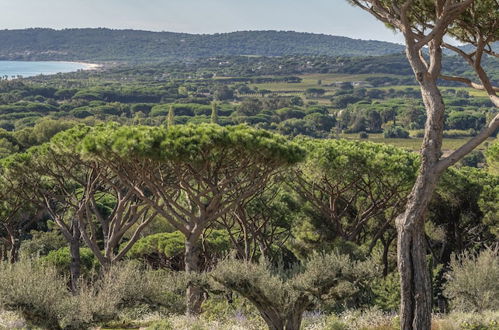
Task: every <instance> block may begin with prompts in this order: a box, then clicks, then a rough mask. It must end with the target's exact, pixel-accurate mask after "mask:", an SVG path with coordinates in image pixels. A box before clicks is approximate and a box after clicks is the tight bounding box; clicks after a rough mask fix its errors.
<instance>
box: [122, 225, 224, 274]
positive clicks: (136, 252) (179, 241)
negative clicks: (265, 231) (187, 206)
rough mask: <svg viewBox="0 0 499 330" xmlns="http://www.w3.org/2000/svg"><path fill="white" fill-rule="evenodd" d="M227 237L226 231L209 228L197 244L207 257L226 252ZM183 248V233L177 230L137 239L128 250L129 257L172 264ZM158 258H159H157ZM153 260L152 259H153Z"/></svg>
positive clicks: (155, 262)
mask: <svg viewBox="0 0 499 330" xmlns="http://www.w3.org/2000/svg"><path fill="white" fill-rule="evenodd" d="M229 242H230V241H229V237H228V234H227V232H226V231H223V230H209V231H208V234H207V235H204V236H203V237H202V242H199V245H202V246H203V247H204V251H203V254H204V255H205V257H206V258H207V259H212V258H214V257H215V256H222V255H224V254H227V253H228V252H229V250H230V243H229ZM184 249H185V235H184V234H182V233H181V232H179V231H174V232H172V233H158V234H153V235H149V236H146V237H144V238H141V239H139V240H138V241H137V242H136V243H135V244H134V245H133V247H132V248H131V249H130V251H128V253H127V255H128V257H130V258H138V259H143V260H146V261H150V262H152V263H153V264H160V265H164V264H170V265H171V264H172V262H171V261H168V260H172V259H173V258H175V257H176V258H180V259H181V256H182V255H183V253H184ZM158 258H159V260H157V259H158ZM153 260H154V261H153Z"/></svg>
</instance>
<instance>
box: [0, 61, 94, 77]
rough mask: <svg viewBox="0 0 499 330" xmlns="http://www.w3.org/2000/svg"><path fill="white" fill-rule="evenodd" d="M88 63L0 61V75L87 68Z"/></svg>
mask: <svg viewBox="0 0 499 330" xmlns="http://www.w3.org/2000/svg"><path fill="white" fill-rule="evenodd" d="M89 66H90V65H89V64H85V63H78V62H56V61H50V62H48V61H44V62H27V61H0V77H1V78H5V77H7V78H8V79H11V78H16V77H18V76H22V77H25V78H26V77H33V76H37V75H40V74H43V75H49V74H56V73H59V72H61V73H65V72H72V71H78V70H80V69H88V68H89Z"/></svg>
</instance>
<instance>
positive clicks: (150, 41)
mask: <svg viewBox="0 0 499 330" xmlns="http://www.w3.org/2000/svg"><path fill="white" fill-rule="evenodd" d="M31 40H37V43H36V44H35V45H34V44H33V43H30V41H31ZM123 40H126V42H123ZM56 41H57V42H56ZM0 43H2V44H3V45H4V47H5V49H6V50H8V52H7V51H4V52H0V56H1V57H3V58H6V57H7V58H9V54H13V53H17V54H25V53H26V50H28V49H29V50H31V52H30V53H29V54H31V55H26V56H24V57H21V59H23V58H24V59H25V60H29V59H31V60H33V59H42V60H90V59H92V60H132V59H133V60H137V59H142V60H146V59H149V60H150V59H157V60H164V59H165V58H169V59H178V58H193V57H194V58H199V57H204V58H207V57H212V56H217V55H262V56H281V55H292V54H293V55H300V54H320V55H381V54H391V53H398V52H400V51H401V50H402V47H401V46H400V45H396V44H392V43H388V42H380V41H363V40H354V39H350V38H345V37H335V36H328V35H321V34H311V33H298V32H291V31H289V32H285V31H245V32H233V33H222V34H212V35H195V34H185V33H172V32H146V31H133V30H109V29H66V30H60V31H56V30H50V29H29V30H19V31H8V30H6V31H2V32H1V33H0ZM54 44H56V45H58V46H57V47H56V48H54ZM82 44H84V45H86V46H87V48H86V49H82V47H81V45H82ZM175 45H179V46H175ZM180 45H181V46H180ZM268 45H273V47H268ZM50 51H52V52H50ZM160 54H161V55H160ZM10 56H12V55H10ZM19 56H20V55H17V57H16V58H15V59H17V60H19V59H20V58H19Z"/></svg>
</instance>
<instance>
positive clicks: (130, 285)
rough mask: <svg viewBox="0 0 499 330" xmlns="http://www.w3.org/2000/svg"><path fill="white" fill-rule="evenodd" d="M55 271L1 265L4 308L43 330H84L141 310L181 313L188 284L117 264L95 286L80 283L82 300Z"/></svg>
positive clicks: (168, 275) (0, 290) (30, 265)
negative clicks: (62, 329) (130, 311)
mask: <svg viewBox="0 0 499 330" xmlns="http://www.w3.org/2000/svg"><path fill="white" fill-rule="evenodd" d="M66 280H67V279H66V278H65V277H61V276H60V275H58V272H57V270H56V269H55V268H53V267H47V266H41V265H40V264H35V263H33V262H29V261H28V262H26V261H23V262H19V263H16V264H14V265H10V264H7V263H0V307H2V308H3V309H7V310H14V311H20V312H21V314H22V315H23V317H24V318H25V319H26V321H27V322H28V323H29V324H30V325H34V326H39V327H41V328H44V329H61V328H64V329H83V328H88V326H90V325H92V324H97V323H102V322H106V321H109V320H113V319H115V320H116V319H119V318H120V315H121V313H123V312H125V311H127V310H130V309H134V308H138V309H140V310H141V311H142V312H144V308H145V309H146V310H147V312H149V313H151V312H160V313H162V315H167V314H170V313H182V312H183V311H184V308H185V307H184V299H183V297H182V296H183V295H184V293H185V286H186V279H185V278H184V277H183V276H182V275H175V274H171V273H167V272H165V271H152V270H144V269H142V268H141V267H140V266H139V265H138V264H133V263H127V264H119V265H115V266H113V267H112V268H111V270H110V271H108V272H106V273H105V274H103V276H102V277H101V278H100V279H98V280H96V281H94V282H89V283H85V282H81V283H80V290H79V292H78V294H77V295H72V294H71V293H70V292H69V291H68V290H67V284H66V282H67V281H66Z"/></svg>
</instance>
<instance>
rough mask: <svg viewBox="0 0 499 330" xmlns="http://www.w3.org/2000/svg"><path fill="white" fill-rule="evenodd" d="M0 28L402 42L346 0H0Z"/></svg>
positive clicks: (397, 36) (400, 38)
mask: <svg viewBox="0 0 499 330" xmlns="http://www.w3.org/2000/svg"><path fill="white" fill-rule="evenodd" d="M0 13H2V19H1V20H0V29H24V28H30V27H47V28H55V29H63V28H84V27H107V28H113V29H125V28H126V29H139V30H149V31H171V32H187V33H223V32H233V31H246V30H285V31H289V30H292V31H299V32H314V33H324V34H330V35H338V36H346V37H351V38H356V39H366V40H369V39H371V40H383V41H391V42H397V43H402V42H403V39H402V37H401V36H400V35H399V34H394V32H392V31H390V30H389V29H387V28H386V27H385V26H384V25H383V24H382V23H381V22H379V21H377V20H376V19H374V18H373V17H372V16H371V15H370V14H368V13H365V12H363V11H362V10H361V9H359V8H355V7H352V6H350V5H349V4H348V3H347V1H346V0H0Z"/></svg>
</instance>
